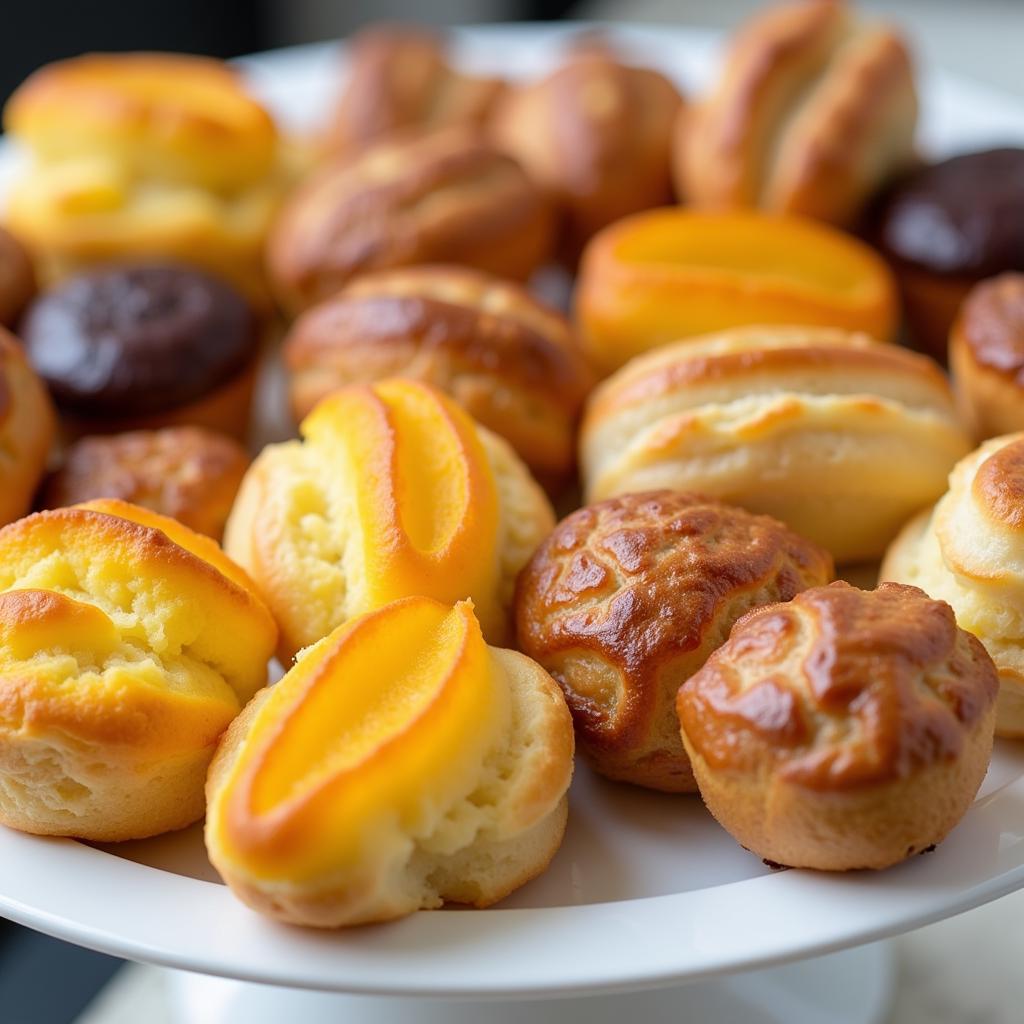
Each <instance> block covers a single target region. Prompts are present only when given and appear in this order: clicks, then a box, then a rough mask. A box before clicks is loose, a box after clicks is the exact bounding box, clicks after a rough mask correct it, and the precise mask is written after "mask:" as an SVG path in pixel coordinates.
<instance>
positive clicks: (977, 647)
mask: <svg viewBox="0 0 1024 1024" xmlns="http://www.w3.org/2000/svg"><path fill="white" fill-rule="evenodd" d="M998 686H999V680H998V676H997V674H996V669H995V666H994V665H993V664H992V659H991V658H990V657H989V656H988V654H987V653H986V652H985V649H984V647H982V645H981V643H980V641H978V640H977V639H976V638H975V637H974V636H972V635H971V634H970V633H967V632H966V631H964V630H963V629H960V628H958V626H957V624H956V619H955V618H954V615H953V610H952V608H950V606H949V605H948V604H946V603H945V602H943V601H933V600H931V598H929V597H928V596H927V595H926V594H925V593H924V591H922V590H918V588H917V587H909V586H904V585H902V584H898V583H883V584H882V585H881V586H880V587H878V589H877V590H873V591H865V590H858V589H857V588H856V587H851V586H850V585H849V584H848V583H833V584H831V585H830V586H828V587H815V588H813V589H811V590H805V591H803V593H801V594H798V595H797V596H796V597H794V598H793V600H792V601H790V602H788V603H787V604H777V605H772V606H769V607H766V608H760V609H758V610H756V611H753V612H751V613H750V614H748V615H746V616H744V617H743V618H742V619H740V621H739V622H737V623H736V625H735V626H734V627H733V631H732V634H731V636H730V637H729V640H728V642H727V643H725V644H723V646H722V647H720V648H719V649H718V650H717V651H716V652H715V653H714V654H712V655H711V657H710V658H709V659H708V661H707V663H706V664H705V666H704V667H703V668H702V669H701V670H700V671H699V672H697V673H696V674H695V675H694V676H693V677H692V678H691V679H690V680H689V682H687V683H686V684H685V685H684V686H683V687H682V689H681V690H680V691H679V699H678V705H677V706H678V711H679V720H680V722H681V724H682V728H683V731H684V732H685V734H686V737H687V739H688V740H689V742H690V744H691V746H692V747H693V748H694V750H695V751H696V752H698V753H699V754H700V756H701V757H702V758H704V760H705V761H706V762H707V763H708V765H709V766H710V767H711V768H717V769H721V770H728V771H731V772H749V773H757V772H760V771H762V770H764V768H765V765H766V763H767V764H769V765H771V766H772V768H771V770H772V771H774V772H776V773H777V774H778V776H779V777H780V778H782V779H784V780H785V781H787V782H790V783H794V784H796V785H800V786H804V787H806V788H808V789H815V790H843V789H852V788H856V787H859V786H867V785H875V784H883V783H887V782H892V781H896V780H899V779H902V778H906V777H907V776H908V775H910V774H911V773H912V772H914V771H916V770H918V769H921V768H926V767H928V766H929V765H932V764H937V763H940V762H943V761H947V760H950V759H953V758H956V757H957V756H958V755H959V753H960V752H961V750H962V749H963V747H964V743H965V740H966V737H967V735H968V733H969V732H970V731H971V729H972V728H974V727H975V726H976V725H977V724H978V722H979V721H980V720H981V719H982V718H983V717H984V716H985V714H986V713H988V712H989V711H990V709H991V708H992V707H993V705H994V703H995V699H996V692H997V690H998Z"/></svg>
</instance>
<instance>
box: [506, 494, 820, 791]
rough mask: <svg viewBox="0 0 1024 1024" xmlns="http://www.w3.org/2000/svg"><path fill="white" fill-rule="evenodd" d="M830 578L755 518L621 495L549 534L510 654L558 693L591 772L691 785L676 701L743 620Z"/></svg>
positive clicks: (808, 548) (520, 602) (806, 544)
mask: <svg viewBox="0 0 1024 1024" xmlns="http://www.w3.org/2000/svg"><path fill="white" fill-rule="evenodd" d="M831 579H832V559H831V558H830V557H829V556H828V555H827V554H826V553H825V552H824V551H822V550H821V548H819V547H818V546H817V545H815V544H812V543H811V542H810V541H807V540H804V539H803V538H802V537H798V536H797V535H796V534H795V533H792V532H791V531H790V530H788V529H786V527H784V526H783V525H782V523H780V522H778V521H777V520H774V519H770V518H769V517H768V516H754V515H751V514H750V513H749V512H744V511H743V510H742V509H739V508H733V507H731V506H729V505H722V504H720V503H718V502H715V501H710V500H708V499H706V498H701V497H697V496H695V495H692V494H683V493H681V492H678V491H649V492H646V493H643V494H626V495H622V496H621V497H618V498H610V499H608V500H607V501H602V502H598V503H597V504H596V505H591V506H588V507H587V508H582V509H579V510H578V511H576V512H573V513H572V515H570V516H568V517H567V518H566V519H564V520H562V522H561V523H559V525H558V527H557V528H556V529H555V532H554V533H552V534H551V535H550V536H549V537H548V538H547V540H545V541H544V543H543V544H541V546H540V547H539V548H538V549H537V552H536V553H535V554H534V556H533V558H532V559H531V560H530V562H529V563H528V564H527V566H526V568H525V569H524V570H523V571H522V573H520V576H519V583H518V587H517V589H516V626H517V634H518V644H517V646H518V647H519V649H520V650H521V651H522V652H523V653H524V654H527V655H529V656H530V657H531V658H534V659H535V660H536V661H538V662H539V663H540V664H541V665H542V666H543V667H544V668H546V669H547V670H548V671H549V672H550V673H551V674H552V676H554V678H555V679H556V680H557V681H558V683H559V685H560V686H561V687H562V689H563V690H564V691H565V696H566V700H567V701H568V702H569V708H570V710H571V711H572V715H573V721H574V723H575V725H576V731H577V735H578V737H579V741H580V746H581V747H582V749H583V750H584V751H585V752H586V754H587V756H588V758H589V760H590V761H591V763H592V764H593V765H594V767H595V768H596V769H597V771H599V772H600V773H601V774H602V775H606V776H608V777H609V778H612V779H619V780H622V781H625V782H634V783H637V784H638V785H641V786H649V787H650V788H652V789H661V790H665V791H666V792H673V793H677V792H682V793H686V792H693V791H694V790H695V789H696V788H697V787H696V784H695V783H694V779H693V773H692V771H691V770H690V764H689V761H688V760H687V757H686V753H685V752H684V751H683V747H682V743H681V742H680V739H679V720H678V719H677V718H676V707H675V701H676V694H677V693H678V691H679V687H680V686H681V685H682V684H683V683H684V682H685V681H686V680H687V679H689V678H690V676H692V675H693V674H694V672H696V671H697V669H699V668H700V666H701V665H703V664H704V662H705V661H706V660H707V657H708V655H709V654H710V653H711V652H712V651H713V650H714V649H715V648H716V647H718V645H719V644H721V643H722V642H723V641H724V640H725V638H726V637H727V636H728V635H729V629H730V628H731V626H732V624H733V622H735V621H736V619H738V618H739V617H740V616H741V615H742V614H743V613H744V612H746V611H748V610H749V609H750V608H755V607H757V606H759V605H763V604H770V603H772V602H775V601H788V600H789V599H790V598H791V597H793V595H794V594H796V593H798V592H799V591H801V590H804V589H805V588H807V587H813V586H818V585H820V584H823V583H828V582H829V581H830V580H831Z"/></svg>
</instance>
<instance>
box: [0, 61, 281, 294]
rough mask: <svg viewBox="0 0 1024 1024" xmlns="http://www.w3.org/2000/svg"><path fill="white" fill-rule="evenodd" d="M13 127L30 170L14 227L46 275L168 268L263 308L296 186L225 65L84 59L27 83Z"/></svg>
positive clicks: (257, 110)
mask: <svg viewBox="0 0 1024 1024" xmlns="http://www.w3.org/2000/svg"><path fill="white" fill-rule="evenodd" d="M4 127H5V129H6V130H7V131H8V132H9V133H10V134H11V135H13V136H14V137H15V138H16V139H17V140H18V141H19V142H21V143H22V144H24V145H25V146H27V148H28V149H29V151H30V153H31V155H32V159H33V164H32V166H31V168H30V169H29V170H28V171H27V172H26V174H25V175H24V176H23V177H22V178H21V179H19V180H18V181H17V182H16V183H15V185H14V188H13V190H12V192H11V195H10V198H9V203H8V216H9V219H10V224H11V227H12V228H13V229H14V230H15V231H16V232H17V233H18V234H19V235H20V236H21V237H22V238H23V239H24V241H25V242H26V243H27V244H29V245H30V246H31V247H32V249H33V251H34V252H35V254H36V255H37V256H38V257H40V258H41V260H42V266H43V269H44V272H45V276H47V277H50V278H52V277H55V276H63V275H65V274H67V273H69V272H71V271H74V270H77V269H80V268H81V267H83V266H87V265H90V264H94V263H97V262H110V261H119V260H123V259H171V260H175V261H180V262H184V263H192V264H197V265H198V266H201V267H203V268H204V269H206V270H209V271H211V272H212V273H215V274H218V275H220V276H222V277H225V278H227V279H228V280H229V281H232V282H233V283H234V284H235V285H237V286H238V287H240V288H241V289H242V290H243V291H244V292H246V293H247V294H248V295H249V297H250V298H251V299H253V300H254V301H258V302H260V303H261V304H263V305H265V304H266V302H267V296H266V291H265V286H264V281H263V272H262V267H261V254H262V246H263V239H264V236H265V234H266V231H267V227H268V226H269V223H270V218H271V216H272V215H273V212H274V209H275V207H276V205H277V202H278V198H279V195H280V193H281V191H282V189H283V188H284V187H285V185H286V183H287V175H286V171H285V169H284V167H283V165H282V156H281V153H280V150H279V143H278V137H277V132H276V130H275V128H274V123H273V121H272V120H271V118H270V115H269V114H268V113H267V112H266V111H265V110H264V109H263V108H262V107H261V106H260V105H259V104H258V103H257V102H256V101H255V100H254V99H252V98H251V97H250V96H249V95H248V94H247V92H246V91H245V87H244V84H243V82H242V80H241V77H240V76H239V75H238V74H237V73H236V72H235V71H234V70H233V69H232V68H230V67H229V66H228V65H226V64H223V63H222V62H220V61H217V60H213V59H211V58H208V57H192V56H186V55H183V54H161V53H122V54H87V55H85V56H82V57H75V58H72V59H70V60H63V61H58V62H57V63H54V64H49V65H47V66H46V67H44V68H42V69H40V70H39V71H37V72H35V74H33V75H31V76H30V77H29V78H28V79H27V80H26V81H25V82H24V83H23V84H22V85H21V86H20V87H19V88H18V89H17V90H16V91H15V93H14V95H13V96H12V97H11V99H10V101H9V102H8V104H7V106H6V108H5V110H4Z"/></svg>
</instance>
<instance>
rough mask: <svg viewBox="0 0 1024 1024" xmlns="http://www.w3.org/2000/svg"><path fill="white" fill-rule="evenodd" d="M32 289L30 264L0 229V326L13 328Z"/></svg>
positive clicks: (33, 277)
mask: <svg viewBox="0 0 1024 1024" xmlns="http://www.w3.org/2000/svg"><path fill="white" fill-rule="evenodd" d="M35 290H36V279H35V274H34V272H33V270H32V263H31V261H30V260H29V258H28V253H26V252H25V250H24V248H22V246H21V244H20V243H19V242H18V240H17V239H16V238H14V236H13V235H11V234H10V233H9V232H7V231H5V230H4V229H3V228H0V327H13V326H14V324H15V322H16V321H17V319H18V315H19V314H20V313H21V311H22V310H23V309H24V308H25V306H26V305H27V304H28V301H29V299H31V298H32V296H33V294H34V293H35Z"/></svg>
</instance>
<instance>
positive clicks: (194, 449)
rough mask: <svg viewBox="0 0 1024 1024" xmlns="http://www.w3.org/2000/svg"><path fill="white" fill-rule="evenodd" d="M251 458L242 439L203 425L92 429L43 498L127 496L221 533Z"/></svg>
mask: <svg viewBox="0 0 1024 1024" xmlns="http://www.w3.org/2000/svg"><path fill="white" fill-rule="evenodd" d="M248 465H249V458H248V456H247V455H246V453H245V450H244V449H243V448H242V446H241V445H239V444H238V443H237V442H236V441H234V440H232V439H231V438H229V437H225V436H224V435H222V434H216V433H214V432H213V431H210V430H204V429H202V428H201V427H168V428H165V429H163V430H154V431H144V430H139V431H133V432H131V433H126V434H112V435H110V436H104V437H85V438H82V439H81V440H80V441H77V442H76V443H75V444H73V445H71V447H70V448H69V449H68V451H67V454H66V456H65V461H64V465H63V466H62V467H61V468H60V469H59V470H58V471H57V472H56V473H54V474H53V476H51V477H50V479H49V481H48V482H47V484H46V487H45V489H44V491H43V497H42V504H43V507H45V508H60V507H63V506H67V505H77V504H79V503H81V502H86V501H92V500H93V499H95V498H120V499H122V500H124V501H130V502H132V504H135V505H142V506H144V507H145V508H149V509H152V510H153V511H154V512H159V513H161V514H162V515H165V516H170V517H171V518H172V519H177V520H178V521H179V522H182V523H184V524H185V525H186V526H188V527H190V528H191V529H193V530H196V531H198V532H199V533H205V534H207V535H208V536H212V537H215V538H217V539H219V538H220V535H221V533H222V532H223V529H224V523H225V522H226V520H227V517H228V513H229V512H230V511H231V505H232V502H233V501H234V498H235V494H236V493H237V491H238V487H239V485H240V484H241V482H242V477H243V475H244V474H245V470H246V468H247V466H248Z"/></svg>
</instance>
